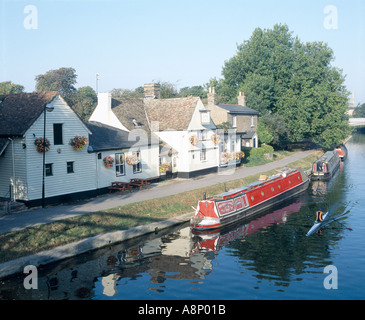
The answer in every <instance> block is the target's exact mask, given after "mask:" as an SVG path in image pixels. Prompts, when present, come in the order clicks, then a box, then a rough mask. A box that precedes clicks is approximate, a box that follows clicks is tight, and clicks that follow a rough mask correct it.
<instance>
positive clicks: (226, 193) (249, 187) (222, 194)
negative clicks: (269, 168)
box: [214, 169, 296, 198]
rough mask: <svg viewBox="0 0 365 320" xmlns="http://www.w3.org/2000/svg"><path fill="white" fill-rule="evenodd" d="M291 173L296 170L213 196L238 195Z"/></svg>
mask: <svg viewBox="0 0 365 320" xmlns="http://www.w3.org/2000/svg"><path fill="white" fill-rule="evenodd" d="M293 171H296V170H295V169H292V170H287V171H285V172H282V173H278V174H275V175H272V176H270V177H269V178H268V180H265V181H254V182H251V183H249V184H246V185H244V186H242V187H239V188H236V189H233V190H229V191H226V192H223V193H220V194H217V195H215V196H214V198H224V197H228V196H231V195H233V194H235V193H239V192H242V191H245V190H249V189H252V188H254V187H257V186H259V185H262V184H264V183H267V182H270V181H272V180H275V179H277V178H279V177H280V176H282V175H283V174H290V173H291V172H293Z"/></svg>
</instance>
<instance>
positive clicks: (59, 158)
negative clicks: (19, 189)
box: [16, 96, 96, 200]
mask: <svg viewBox="0 0 365 320" xmlns="http://www.w3.org/2000/svg"><path fill="white" fill-rule="evenodd" d="M52 105H53V106H54V110H53V111H52V112H47V115H46V121H47V123H46V138H47V139H48V140H49V141H50V150H49V151H48V152H46V154H45V156H46V157H45V158H46V161H45V163H52V164H53V175H52V176H48V177H47V176H46V177H45V197H46V198H47V197H53V196H58V195H63V194H69V193H76V192H81V191H88V190H94V189H96V167H95V160H94V155H93V154H89V153H88V152H87V146H86V147H85V148H83V149H82V150H74V149H73V148H72V146H70V145H69V141H70V139H71V138H73V137H75V136H86V137H88V135H89V130H88V129H87V127H86V126H85V125H84V124H83V122H82V121H81V120H80V118H79V117H78V116H77V115H76V114H75V113H74V111H73V110H72V109H71V108H70V107H69V106H68V105H67V104H66V102H65V101H64V100H63V99H62V98H61V97H60V96H57V97H56V98H55V99H54V100H53V101H52ZM43 123H44V114H42V115H41V116H40V117H39V118H38V119H37V120H36V121H35V122H34V124H33V125H32V126H31V127H30V128H29V129H28V131H27V132H26V134H25V143H26V146H27V147H26V149H25V150H26V155H25V158H26V159H27V161H26V166H25V171H26V181H27V182H28V183H27V185H28V190H27V194H26V195H24V196H25V198H24V199H22V200H34V199H40V198H41V196H42V166H43V154H42V153H39V152H38V151H37V149H36V147H35V145H34V139H35V138H34V136H36V137H43ZM54 123H62V124H63V144H62V145H54V141H53V124H54ZM71 161H72V162H74V173H67V162H71ZM16 167H17V170H19V164H17V166H16Z"/></svg>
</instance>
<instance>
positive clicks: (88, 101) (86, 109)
mask: <svg viewBox="0 0 365 320" xmlns="http://www.w3.org/2000/svg"><path fill="white" fill-rule="evenodd" d="M97 103H98V97H97V96H96V93H95V91H94V89H93V88H91V87H89V86H86V87H81V88H78V89H77V92H76V93H75V94H74V95H73V96H72V109H73V110H74V111H75V112H76V113H77V114H78V115H79V116H80V118H81V119H82V120H84V121H87V120H88V119H89V118H90V116H91V114H92V112H93V111H94V109H95V107H96V105H97Z"/></svg>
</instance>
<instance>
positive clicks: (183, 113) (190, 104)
mask: <svg viewBox="0 0 365 320" xmlns="http://www.w3.org/2000/svg"><path fill="white" fill-rule="evenodd" d="M199 99H200V98H199V97H186V98H173V99H145V100H144V104H145V108H146V113H147V115H148V119H149V121H150V122H152V121H158V122H159V130H160V131H165V130H176V131H183V130H187V128H188V126H189V124H190V121H191V118H192V116H193V113H194V110H195V107H196V105H197V103H198V101H199Z"/></svg>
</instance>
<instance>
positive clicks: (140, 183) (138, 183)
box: [129, 179, 150, 190]
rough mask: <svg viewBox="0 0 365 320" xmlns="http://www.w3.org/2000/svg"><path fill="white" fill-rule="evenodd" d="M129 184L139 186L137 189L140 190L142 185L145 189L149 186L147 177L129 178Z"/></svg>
mask: <svg viewBox="0 0 365 320" xmlns="http://www.w3.org/2000/svg"><path fill="white" fill-rule="evenodd" d="M129 184H130V185H131V186H135V187H139V190H142V187H143V186H146V187H147V189H149V188H150V186H149V185H150V182H148V179H131V180H130V182H129Z"/></svg>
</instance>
